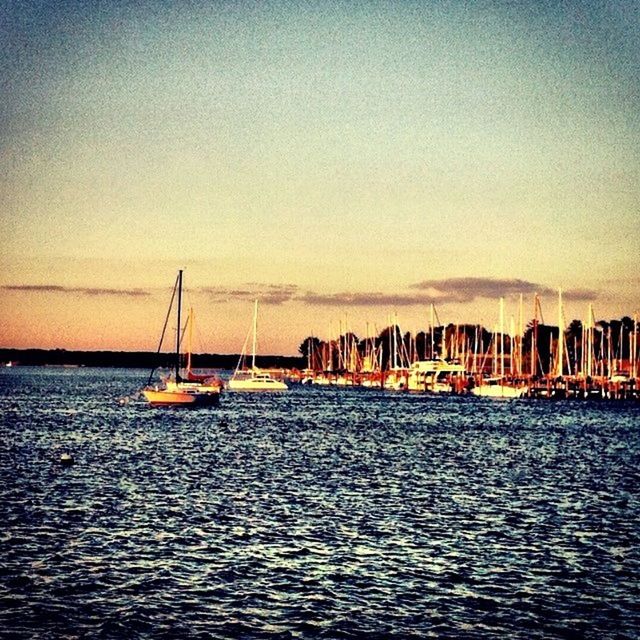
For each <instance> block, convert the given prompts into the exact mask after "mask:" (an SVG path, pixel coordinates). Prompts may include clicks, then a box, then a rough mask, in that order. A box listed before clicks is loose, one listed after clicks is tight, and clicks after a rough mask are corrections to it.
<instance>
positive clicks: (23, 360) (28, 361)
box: [0, 349, 305, 369]
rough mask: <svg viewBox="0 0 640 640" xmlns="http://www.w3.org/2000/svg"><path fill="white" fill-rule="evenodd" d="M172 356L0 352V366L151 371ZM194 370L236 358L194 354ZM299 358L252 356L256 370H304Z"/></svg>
mask: <svg viewBox="0 0 640 640" xmlns="http://www.w3.org/2000/svg"><path fill="white" fill-rule="evenodd" d="M173 357H174V356H173V354H170V353H154V352H151V351H67V350H66V349H0V363H2V364H3V365H6V364H7V363H11V364H12V365H15V366H47V365H48V366H66V367H74V366H75V367H82V366H85V367H118V368H131V369H134V368H140V369H151V368H153V367H166V368H169V367H172V366H173ZM191 358H192V365H193V368H194V369H234V368H235V367H236V365H237V364H238V360H239V359H240V354H218V353H194V354H193V355H192V356H191ZM304 362H305V361H304V358H302V356H298V357H296V356H278V355H264V356H260V355H257V356H256V365H257V366H259V367H277V368H283V369H296V368H304V366H305V365H304Z"/></svg>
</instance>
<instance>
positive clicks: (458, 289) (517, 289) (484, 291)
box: [409, 278, 554, 302]
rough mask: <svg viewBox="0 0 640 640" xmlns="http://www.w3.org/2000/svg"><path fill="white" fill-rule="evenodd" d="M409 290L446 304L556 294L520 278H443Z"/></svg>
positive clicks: (414, 285) (419, 284)
mask: <svg viewBox="0 0 640 640" xmlns="http://www.w3.org/2000/svg"><path fill="white" fill-rule="evenodd" d="M409 288H410V289H419V290H420V291H425V292H427V294H428V295H429V296H431V297H433V299H434V300H438V301H445V302H473V301H474V300H476V299H478V298H499V297H501V296H505V297H506V296H511V295H518V294H521V293H522V294H523V295H532V294H534V293H538V294H540V295H548V294H552V293H554V290H553V289H551V288H550V287H546V286H544V285H541V284H537V283H535V282H528V281H527V280H520V279H518V278H443V279H440V280H423V281H422V282H418V283H416V284H412V285H410V287H409Z"/></svg>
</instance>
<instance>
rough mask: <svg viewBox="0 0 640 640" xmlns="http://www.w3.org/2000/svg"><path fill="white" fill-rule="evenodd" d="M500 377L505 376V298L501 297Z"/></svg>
mask: <svg viewBox="0 0 640 640" xmlns="http://www.w3.org/2000/svg"><path fill="white" fill-rule="evenodd" d="M500 377H501V378H504V298H500Z"/></svg>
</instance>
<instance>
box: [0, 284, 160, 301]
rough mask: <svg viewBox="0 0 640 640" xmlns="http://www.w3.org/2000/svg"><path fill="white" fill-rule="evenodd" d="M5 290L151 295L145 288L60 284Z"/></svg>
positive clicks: (22, 285)
mask: <svg viewBox="0 0 640 640" xmlns="http://www.w3.org/2000/svg"><path fill="white" fill-rule="evenodd" d="M0 289H2V290H3V291H18V292H23V293H62V294H73V295H84V296H124V297H127V298H138V297H145V296H149V295H151V294H150V293H149V292H148V291H144V290H143V289H104V288H97V287H63V286H61V285H58V284H9V285H3V286H2V287H0Z"/></svg>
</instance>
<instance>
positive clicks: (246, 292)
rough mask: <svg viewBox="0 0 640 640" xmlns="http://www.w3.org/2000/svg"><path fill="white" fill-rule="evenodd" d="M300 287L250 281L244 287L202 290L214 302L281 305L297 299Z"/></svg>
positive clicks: (205, 288) (204, 288)
mask: <svg viewBox="0 0 640 640" xmlns="http://www.w3.org/2000/svg"><path fill="white" fill-rule="evenodd" d="M297 291H298V287H297V286H296V285H294V284H259V283H254V282H251V283H248V284H246V285H244V286H243V287H242V288H235V289H227V288H224V287H203V288H201V289H200V292H201V293H203V294H205V295H207V296H209V298H210V299H211V301H212V302H232V301H242V302H244V301H247V302H248V301H253V300H259V301H260V302H261V303H264V304H273V305H279V304H283V303H284V302H289V301H290V300H293V299H295V297H296V293H297Z"/></svg>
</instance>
